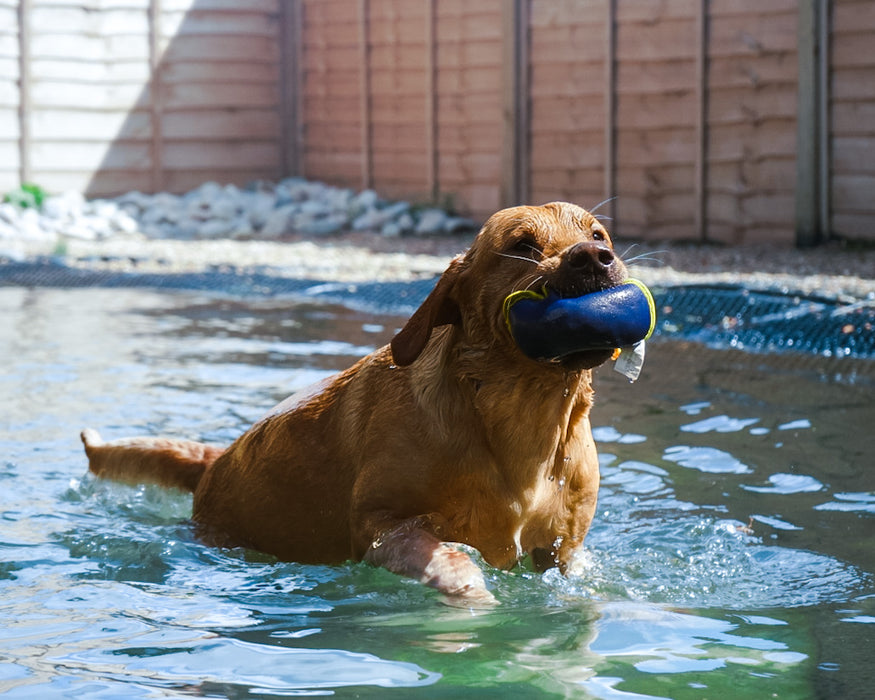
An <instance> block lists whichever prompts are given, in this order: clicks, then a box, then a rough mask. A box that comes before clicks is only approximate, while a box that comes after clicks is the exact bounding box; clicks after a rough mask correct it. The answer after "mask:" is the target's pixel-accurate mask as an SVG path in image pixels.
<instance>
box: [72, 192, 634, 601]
mask: <svg viewBox="0 0 875 700" xmlns="http://www.w3.org/2000/svg"><path fill="white" fill-rule="evenodd" d="M625 277H626V269H625V266H624V265H623V263H622V262H621V261H620V259H619V258H618V257H617V256H616V255H615V254H614V252H613V249H612V244H611V242H610V239H609V237H608V234H607V232H606V231H605V229H604V227H603V226H602V225H601V224H600V223H599V222H598V221H597V220H596V219H595V218H594V217H593V216H592V215H591V214H590V213H589V212H587V211H585V210H583V209H581V208H579V207H576V206H574V205H571V204H567V203H562V202H554V203H552V204H547V205H545V206H542V207H515V208H512V209H505V210H503V211H500V212H498V213H496V214H495V215H493V216H492V217H491V218H490V219H489V221H487V223H486V225H485V226H484V227H483V229H482V231H481V232H480V234H479V235H478V236H477V238H476V239H475V241H474V243H473V245H472V246H471V248H470V250H468V252H467V253H466V254H464V255H462V256H459V257H457V258H456V259H454V260H453V261H452V262H451V264H450V266H449V267H448V269H447V270H446V272H444V274H443V275H442V276H441V278H440V280H439V281H438V283H437V285H436V286H435V288H434V290H433V291H432V292H431V294H430V295H429V296H428V298H427V299H426V300H425V302H424V303H423V304H422V306H421V307H420V308H419V309H418V310H417V311H416V312H415V313H414V314H413V316H412V317H411V318H410V320H409V321H408V322H407V324H406V325H405V326H404V328H403V329H402V330H401V331H400V332H399V333H398V334H397V335H396V336H395V338H394V339H393V340H392V342H391V344H390V345H389V346H386V347H383V348H381V349H379V350H377V351H376V352H374V353H372V354H371V355H368V356H367V357H365V358H363V359H361V360H360V361H359V362H357V363H356V364H355V365H354V366H352V367H351V368H349V369H348V370H346V371H344V372H342V373H341V374H339V375H337V376H336V377H335V378H333V379H332V380H331V381H330V382H328V383H327V384H326V385H325V386H324V388H322V389H321V391H319V392H318V393H315V394H313V395H311V396H309V397H307V398H305V399H302V400H294V399H295V397H292V399H291V400H287V401H285V402H283V403H282V404H280V406H278V407H277V408H276V409H274V411H273V412H272V413H271V414H269V415H268V416H267V417H265V418H264V419H262V420H261V421H260V422H259V423H257V424H256V425H254V426H253V427H252V428H250V430H249V431H248V432H246V433H245V434H244V435H242V436H241V437H240V438H239V439H238V440H236V441H235V442H234V443H233V444H232V445H231V446H230V447H228V448H227V449H224V448H216V447H209V446H206V445H203V444H200V443H196V442H187V441H181V440H167V439H161V438H130V439H127V440H118V441H114V442H109V443H104V442H102V441H101V440H100V437H99V435H98V434H97V433H96V432H95V431H93V430H86V431H84V432H83V434H82V440H83V442H84V443H85V451H86V452H87V454H88V457H89V460H90V468H91V470H92V471H93V472H94V473H96V474H98V475H100V476H103V477H107V478H113V479H117V480H122V481H128V482H142V481H149V482H156V483H159V484H162V485H164V486H173V487H178V488H182V489H187V490H189V491H192V492H194V512H193V518H194V520H195V521H196V522H197V523H198V524H199V526H201V527H202V529H203V533H204V536H205V537H207V539H208V540H209V541H211V542H213V543H216V544H233V545H243V546H246V547H251V548H254V549H258V550H261V551H263V552H268V553H271V554H274V555H276V556H278V557H280V558H282V559H286V560H291V561H298V562H302V563H336V562H342V561H345V560H349V559H355V560H362V559H364V560H366V561H369V562H372V563H373V564H376V565H379V566H384V567H386V568H387V569H390V570H391V571H394V572H396V573H398V574H402V575H405V576H411V577H413V578H416V579H418V580H420V581H422V582H424V583H427V584H429V585H431V586H434V587H435V588H438V589H439V590H441V591H443V592H444V593H446V594H447V595H449V596H459V597H464V598H465V599H466V600H470V601H476V600H477V599H489V598H490V594H489V592H488V590H487V589H486V586H485V583H484V578H483V574H482V572H481V570H480V569H479V568H478V567H477V566H476V565H475V564H474V562H473V561H472V560H471V558H470V557H469V556H468V555H467V554H466V553H464V552H463V551H460V550H459V549H458V548H457V547H456V546H454V544H453V543H459V542H461V543H465V544H468V545H470V546H472V547H474V548H476V549H477V550H479V552H480V553H481V554H482V555H483V558H484V559H485V560H486V561H487V562H488V563H489V564H491V565H493V566H496V567H510V566H513V565H514V564H515V563H516V562H517V561H518V560H519V559H520V558H521V557H522V556H523V555H524V554H525V553H529V554H531V556H532V559H533V561H534V562H535V564H536V566H538V567H539V568H548V567H551V566H556V565H558V566H559V567H560V569H563V570H564V569H565V567H566V566H567V565H568V563H569V561H570V559H571V556H572V554H573V552H574V551H575V550H576V549H577V548H578V547H579V546H580V545H581V544H582V542H583V538H584V535H585V534H586V531H587V529H588V528H589V524H590V521H591V520H592V517H593V512H594V510H595V505H596V494H597V491H598V486H599V471H598V458H597V455H596V448H595V444H594V442H593V438H592V434H591V431H590V422H589V410H590V406H591V405H592V396H593V392H592V387H591V372H590V370H591V368H593V367H595V366H597V365H599V364H601V363H603V362H605V361H606V360H607V359H609V357H610V355H611V353H610V352H606V351H589V352H583V353H579V354H578V355H576V356H572V357H571V358H569V359H566V360H564V361H562V362H538V361H535V360H532V359H529V358H527V357H526V356H524V355H523V354H522V353H521V352H520V351H519V349H518V348H517V347H516V346H515V344H514V342H513V340H512V338H511V336H510V333H509V331H508V328H507V325H506V323H505V320H504V317H503V314H502V304H503V302H504V299H505V297H506V296H507V295H508V294H510V293H511V292H513V291H515V290H519V289H523V288H526V287H537V288H540V287H541V286H544V285H546V286H547V287H549V288H551V289H553V290H554V291H556V292H558V293H559V294H561V295H564V296H577V295H580V294H583V293H586V292H589V291H595V290H600V289H605V288H608V287H611V286H614V285H616V284H619V283H620V282H622V281H623V280H624V279H625Z"/></svg>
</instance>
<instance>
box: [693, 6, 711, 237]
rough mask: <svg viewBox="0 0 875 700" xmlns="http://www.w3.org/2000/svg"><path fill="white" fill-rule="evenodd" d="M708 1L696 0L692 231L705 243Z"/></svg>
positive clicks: (706, 215)
mask: <svg viewBox="0 0 875 700" xmlns="http://www.w3.org/2000/svg"><path fill="white" fill-rule="evenodd" d="M708 6H709V2H708V0H699V4H698V8H697V14H696V42H697V47H696V103H697V114H696V163H695V177H696V182H695V186H694V190H695V200H696V211H695V216H694V226H695V231H696V232H697V233H698V235H699V238H700V240H701V241H702V242H704V243H707V242H708V240H709V239H708V40H709V36H708V30H709V26H708Z"/></svg>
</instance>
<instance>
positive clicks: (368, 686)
mask: <svg viewBox="0 0 875 700" xmlns="http://www.w3.org/2000/svg"><path fill="white" fill-rule="evenodd" d="M0 318H2V322H3V326H4V329H5V330H4V334H3V336H2V337H3V341H2V346H0V347H2V357H3V369H2V373H0V382H2V387H3V403H4V408H3V420H2V422H0V445H2V447H3V459H2V460H0V483H2V488H0V518H2V528H0V615H2V619H3V621H4V622H3V624H2V626H0V692H5V693H6V694H7V695H8V697H11V698H15V697H22V698H24V697H27V698H30V697H60V696H72V695H79V696H83V697H96V698H101V697H180V696H187V695H207V696H213V697H261V698H263V697H288V696H289V695H327V694H334V695H337V696H340V697H346V696H350V697H351V696H355V697H380V698H383V697H399V698H401V697H404V698H406V697H455V696H459V695H463V696H464V697H599V698H635V697H671V698H702V697H764V696H776V697H814V696H836V697H861V696H863V695H864V694H865V692H867V691H868V689H869V688H870V687H871V685H872V683H873V681H875V678H873V673H875V672H873V671H872V665H871V650H872V639H873V631H875V582H873V576H875V528H873V518H875V472H873V470H872V469H871V465H872V457H871V455H872V453H873V448H875V438H873V432H875V431H873V430H872V426H873V418H875V410H873V402H872V398H871V397H872V396H873V387H875V361H873V360H867V359H855V358H853V357H842V358H837V357H834V356H833V357H824V356H823V355H822V354H812V353H807V354H805V353H797V354H791V353H779V354H762V353H761V354H754V353H746V352H741V351H738V350H734V349H715V348H711V347H708V346H707V345H705V344H703V343H699V342H689V341H686V340H673V339H669V338H663V339H660V340H658V341H657V342H654V343H651V344H650V345H649V346H648V357H647V361H646V363H645V366H644V372H643V374H642V377H641V379H639V381H638V382H637V383H636V384H631V385H630V384H629V383H628V382H627V381H626V380H625V379H624V378H623V377H621V376H620V375H617V374H616V373H614V372H612V371H610V370H609V369H608V368H602V369H601V370H599V371H598V372H597V376H596V388H597V404H596V407H595V409H594V414H593V425H594V426H595V427H596V438H597V441H598V443H599V452H600V457H601V465H602V489H601V492H600V501H599V508H598V512H597V514H596V520H595V522H594V525H593V529H592V531H591V533H590V535H589V537H588V539H587V547H586V552H585V554H584V556H583V559H582V562H581V565H582V572H581V574H580V575H576V576H572V577H569V578H567V579H566V578H563V577H561V576H559V575H558V574H557V573H556V572H548V573H546V574H544V575H540V574H535V573H533V572H531V571H529V570H528V569H526V568H525V567H521V568H519V569H517V570H514V571H510V572H502V571H495V570H488V574H487V578H488V581H489V584H490V586H491V587H492V588H493V590H494V592H495V593H496V596H497V597H498V599H499V600H500V602H501V604H500V605H499V606H498V607H496V608H495V609H493V610H487V611H475V612H472V611H467V610H460V609H456V608H452V607H449V606H447V605H444V604H443V603H442V602H441V599H440V596H439V595H438V594H437V593H435V592H434V591H432V590H430V589H427V588H426V587H424V586H421V585H418V584H416V583H413V582H411V581H408V580H405V579H402V578H399V577H396V576H394V575H392V574H390V573H388V572H386V571H382V570H378V569H374V568H371V567H369V566H367V565H363V564H347V565H344V566H337V567H327V566H303V565H298V564H292V563H284V562H277V561H276V560H274V559H272V558H270V557H267V556H264V555H260V554H257V553H254V552H251V551H245V550H217V549H211V548H208V547H205V546H203V545H201V544H200V543H199V542H198V541H197V540H196V538H195V537H194V535H193V532H192V528H191V527H190V525H189V523H188V521H187V518H188V516H189V514H190V503H191V499H190V496H185V495H182V494H178V493H168V492H164V491H161V490H159V489H154V488H151V487H149V488H146V487H141V488H131V487H126V486H121V485H117V484H111V483H105V482H99V481H96V480H94V479H93V478H91V477H90V476H89V475H88V474H87V471H86V463H85V459H84V456H83V454H82V451H81V444H80V443H79V439H78V432H79V430H80V429H81V428H82V427H84V426H86V425H92V426H95V427H98V428H100V429H101V431H102V433H103V434H104V436H105V437H107V438H114V437H120V436H123V435H128V434H163V435H176V436H180V437H193V438H197V439H204V440H206V441H211V442H218V443H226V442H229V441H230V440H231V439H233V438H234V437H236V436H237V435H238V434H239V433H240V432H241V431H242V430H243V429H245V428H246V427H247V426H248V425H249V424H251V422H252V421H254V420H256V419H257V418H258V417H260V416H261V415H262V414H263V412H264V411H265V410H266V409H268V408H270V406H271V405H273V404H274V403H275V402H277V401H278V400H280V399H282V398H283V397H285V396H286V395H287V394H288V393H290V392H291V391H293V390H295V389H297V388H300V387H303V386H305V385H307V384H310V383H311V382H313V381H316V380H318V379H321V378H323V377H325V376H327V375H328V374H330V373H332V372H333V371H335V370H336V369H339V368H342V367H345V366H348V365H349V364H350V363H351V362H352V361H353V360H354V359H356V358H358V357H359V356H361V355H362V354H364V353H366V352H369V351H370V350H371V349H373V348H374V347H377V346H379V345H381V344H383V343H385V342H386V341H387V340H388V339H389V338H390V337H391V335H392V334H393V332H394V330H395V329H396V328H397V327H399V326H400V324H401V323H402V321H403V318H402V317H401V316H395V315H391V314H378V313H374V312H373V310H366V309H362V308H360V307H353V306H350V305H338V304H332V303H329V302H326V301H322V300H318V299H313V300H307V299H305V298H303V297H302V296H301V295H290V296H282V295H279V296H276V295H275V296H270V297H264V296H255V295H230V294H217V293H214V292H206V291H199V290H180V289H175V290H156V289H133V288H114V289H109V288H78V289H72V288H60V289H57V288H44V287H31V288H28V287H5V288H0Z"/></svg>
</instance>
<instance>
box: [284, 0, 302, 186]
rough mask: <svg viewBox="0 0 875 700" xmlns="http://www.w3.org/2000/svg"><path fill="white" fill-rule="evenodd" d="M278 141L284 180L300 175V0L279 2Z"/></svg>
mask: <svg viewBox="0 0 875 700" xmlns="http://www.w3.org/2000/svg"><path fill="white" fill-rule="evenodd" d="M279 10H280V17H279V22H280V26H279V40H280V98H281V105H280V110H281V113H280V122H281V123H280V139H281V147H282V161H281V163H282V165H281V168H282V173H281V175H282V176H283V177H288V176H290V175H295V176H298V175H301V174H302V173H301V99H302V97H303V94H304V89H303V87H304V86H303V83H302V81H301V77H302V67H301V58H302V56H301V46H302V43H303V42H302V30H301V21H302V19H303V11H302V8H301V0H280V3H279Z"/></svg>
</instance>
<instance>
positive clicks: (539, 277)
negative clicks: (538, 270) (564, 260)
mask: <svg viewBox="0 0 875 700" xmlns="http://www.w3.org/2000/svg"><path fill="white" fill-rule="evenodd" d="M542 279H544V275H538V276H537V277H535V279H533V280H532V281H531V282H529V283H528V284H527V285H526V286H525V287H523V289H525V290H526V291H529V290H530V289H531V288H532V287H534V286H535V285H536V284H538V282H540V281H541V280H542Z"/></svg>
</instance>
